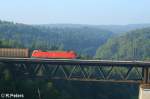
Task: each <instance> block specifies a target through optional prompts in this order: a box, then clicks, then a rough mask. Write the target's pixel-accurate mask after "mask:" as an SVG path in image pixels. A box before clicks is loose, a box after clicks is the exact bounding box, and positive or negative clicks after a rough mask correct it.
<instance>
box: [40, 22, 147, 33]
mask: <svg viewBox="0 0 150 99" xmlns="http://www.w3.org/2000/svg"><path fill="white" fill-rule="evenodd" d="M40 26H44V27H49V28H53V27H55V28H56V27H57V28H81V27H93V28H97V29H104V30H108V31H111V32H113V33H115V34H122V33H126V32H129V31H132V30H136V29H142V28H147V27H150V24H128V25H83V24H45V25H40Z"/></svg>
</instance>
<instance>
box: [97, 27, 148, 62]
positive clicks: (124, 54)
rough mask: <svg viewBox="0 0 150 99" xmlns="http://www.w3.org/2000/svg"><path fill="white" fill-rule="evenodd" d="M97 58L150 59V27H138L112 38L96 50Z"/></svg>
mask: <svg viewBox="0 0 150 99" xmlns="http://www.w3.org/2000/svg"><path fill="white" fill-rule="evenodd" d="M96 58H100V59H118V60H150V28H144V29H138V30H134V31H131V32H128V33H126V34H125V35H122V36H119V37H115V38H111V39H109V40H108V41H107V43H106V44H105V45H103V46H100V47H99V49H98V50H97V52H96Z"/></svg>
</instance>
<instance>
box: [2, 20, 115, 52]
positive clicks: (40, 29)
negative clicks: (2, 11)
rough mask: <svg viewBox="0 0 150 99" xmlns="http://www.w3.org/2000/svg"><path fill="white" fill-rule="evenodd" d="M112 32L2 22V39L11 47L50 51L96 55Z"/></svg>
mask: <svg viewBox="0 0 150 99" xmlns="http://www.w3.org/2000/svg"><path fill="white" fill-rule="evenodd" d="M112 35H113V33H112V32H110V31H107V30H103V29H98V28H94V27H90V26H78V27H61V28H59V27H57V26H53V27H44V26H33V25H25V24H17V23H12V22H4V21H0V39H1V40H6V41H7V43H8V44H9V45H12V47H16V44H12V43H13V42H17V45H19V46H20V47H27V48H30V49H44V50H48V49H51V48H52V47H59V49H65V50H75V51H76V52H78V53H83V54H89V55H94V54H95V52H96V49H97V48H98V46H99V45H102V44H104V43H105V42H106V41H107V39H108V38H110V37H111V36H112Z"/></svg>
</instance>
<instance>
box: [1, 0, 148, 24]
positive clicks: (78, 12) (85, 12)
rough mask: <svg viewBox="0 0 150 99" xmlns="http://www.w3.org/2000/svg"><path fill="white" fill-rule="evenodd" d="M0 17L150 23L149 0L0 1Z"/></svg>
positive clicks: (45, 21)
mask: <svg viewBox="0 0 150 99" xmlns="http://www.w3.org/2000/svg"><path fill="white" fill-rule="evenodd" d="M0 20H5V21H13V22H17V23H24V24H90V25H125V24H145V23H150V0H0Z"/></svg>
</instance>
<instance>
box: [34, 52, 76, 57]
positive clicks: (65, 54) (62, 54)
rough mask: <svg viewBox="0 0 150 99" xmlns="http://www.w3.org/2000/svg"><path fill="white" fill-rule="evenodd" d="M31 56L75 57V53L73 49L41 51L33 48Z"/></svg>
mask: <svg viewBox="0 0 150 99" xmlns="http://www.w3.org/2000/svg"><path fill="white" fill-rule="evenodd" d="M32 57H35V58H54V59H55V58H57V59H61V58H64V59H75V58H77V55H76V53H75V52H74V51H41V50H34V51H33V53H32Z"/></svg>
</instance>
